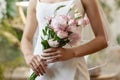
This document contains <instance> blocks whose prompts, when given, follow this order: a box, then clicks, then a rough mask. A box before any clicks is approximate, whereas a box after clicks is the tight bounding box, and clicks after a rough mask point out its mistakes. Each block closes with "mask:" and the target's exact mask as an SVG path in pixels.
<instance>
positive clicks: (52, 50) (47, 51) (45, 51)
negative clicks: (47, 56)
mask: <svg viewBox="0 0 120 80" xmlns="http://www.w3.org/2000/svg"><path fill="white" fill-rule="evenodd" d="M55 51H57V48H49V49H46V50H44V51H43V53H50V52H55Z"/></svg>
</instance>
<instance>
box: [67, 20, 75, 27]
mask: <svg viewBox="0 0 120 80" xmlns="http://www.w3.org/2000/svg"><path fill="white" fill-rule="evenodd" d="M68 25H69V26H74V25H77V21H76V20H75V19H70V20H69V22H68Z"/></svg>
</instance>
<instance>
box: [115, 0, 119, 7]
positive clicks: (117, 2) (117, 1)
mask: <svg viewBox="0 0 120 80" xmlns="http://www.w3.org/2000/svg"><path fill="white" fill-rule="evenodd" d="M116 4H117V8H120V0H116Z"/></svg>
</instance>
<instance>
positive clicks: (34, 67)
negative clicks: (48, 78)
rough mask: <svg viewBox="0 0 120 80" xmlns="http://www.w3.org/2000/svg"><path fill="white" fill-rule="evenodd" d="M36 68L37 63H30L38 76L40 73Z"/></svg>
mask: <svg viewBox="0 0 120 80" xmlns="http://www.w3.org/2000/svg"><path fill="white" fill-rule="evenodd" d="M36 66H37V65H36V64H35V62H34V61H33V59H32V60H31V62H30V67H31V68H32V69H33V71H34V72H35V74H36V75H39V71H38V70H37V69H36Z"/></svg>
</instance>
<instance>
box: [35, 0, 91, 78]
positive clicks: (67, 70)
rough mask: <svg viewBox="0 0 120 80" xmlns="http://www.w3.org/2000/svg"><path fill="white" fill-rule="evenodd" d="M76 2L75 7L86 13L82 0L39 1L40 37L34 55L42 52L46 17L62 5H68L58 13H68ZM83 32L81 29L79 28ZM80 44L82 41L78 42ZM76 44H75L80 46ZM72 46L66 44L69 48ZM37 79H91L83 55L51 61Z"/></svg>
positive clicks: (37, 14) (37, 11) (37, 15)
mask: <svg viewBox="0 0 120 80" xmlns="http://www.w3.org/2000/svg"><path fill="white" fill-rule="evenodd" d="M73 4H75V5H76V7H75V8H79V11H80V13H81V14H82V15H84V9H83V6H82V4H81V1H80V0H68V1H63V2H57V3H44V2H39V0H38V1H37V6H36V17H37V21H38V27H39V28H37V29H39V30H37V31H38V38H35V39H37V40H36V43H35V47H34V55H36V54H38V55H41V54H42V45H41V36H42V31H41V30H42V29H43V28H44V27H45V25H46V23H47V21H46V20H45V19H44V18H45V17H47V16H52V15H53V14H54V11H55V9H56V8H57V7H58V6H60V5H66V6H65V7H64V8H61V9H60V10H59V11H58V12H57V15H58V14H66V13H67V11H68V10H69V9H70V7H71V6H72V5H73ZM79 30H80V32H81V29H79ZM78 45H80V43H78ZM78 45H75V46H78ZM69 47H70V46H65V48H69ZM36 80H90V79H89V73H88V69H87V65H86V63H85V60H84V58H83V57H81V58H74V59H71V60H68V61H63V62H56V63H50V64H49V65H48V67H47V73H46V74H45V75H44V76H39V77H37V79H36Z"/></svg>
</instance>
